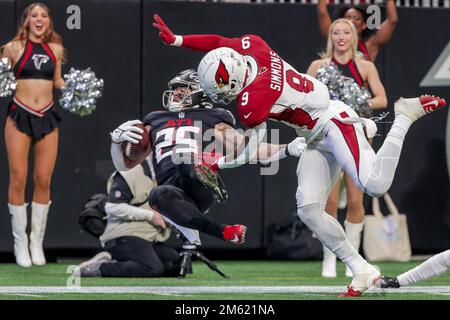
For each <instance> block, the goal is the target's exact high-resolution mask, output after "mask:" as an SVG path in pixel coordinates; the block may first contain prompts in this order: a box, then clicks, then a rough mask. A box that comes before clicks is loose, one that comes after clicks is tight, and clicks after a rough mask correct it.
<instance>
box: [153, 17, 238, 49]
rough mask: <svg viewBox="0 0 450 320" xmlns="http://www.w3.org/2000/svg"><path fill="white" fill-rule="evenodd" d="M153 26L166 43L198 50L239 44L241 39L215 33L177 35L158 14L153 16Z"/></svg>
mask: <svg viewBox="0 0 450 320" xmlns="http://www.w3.org/2000/svg"><path fill="white" fill-rule="evenodd" d="M153 26H154V27H155V28H157V29H158V30H159V37H160V38H161V40H162V42H163V43H165V44H166V45H169V46H176V47H184V48H189V49H192V50H196V51H211V50H214V49H217V48H220V47H233V46H236V45H237V46H239V45H240V41H241V40H240V39H239V38H226V37H222V36H219V35H215V34H204V35H184V36H181V35H175V34H174V33H173V32H172V30H170V28H169V27H168V26H167V25H166V23H165V22H164V20H163V19H162V18H161V17H160V16H159V15H157V14H155V15H154V16H153Z"/></svg>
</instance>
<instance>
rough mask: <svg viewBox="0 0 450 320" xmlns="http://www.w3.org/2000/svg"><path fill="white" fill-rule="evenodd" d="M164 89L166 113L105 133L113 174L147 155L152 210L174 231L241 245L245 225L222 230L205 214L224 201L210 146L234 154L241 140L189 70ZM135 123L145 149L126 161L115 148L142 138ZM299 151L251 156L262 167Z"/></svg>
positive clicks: (299, 146)
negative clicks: (145, 142) (181, 229)
mask: <svg viewBox="0 0 450 320" xmlns="http://www.w3.org/2000/svg"><path fill="white" fill-rule="evenodd" d="M168 87H169V90H167V91H165V92H164V94H163V105H164V107H166V108H167V109H168V111H165V110H164V111H155V112H151V113H149V114H148V115H147V116H145V117H144V120H143V122H141V121H139V120H132V121H127V122H125V123H124V124H122V125H120V126H119V127H118V128H117V129H115V130H114V131H113V132H112V133H111V137H112V144H111V156H112V158H113V162H114V165H115V167H116V169H117V170H119V171H123V170H128V169H130V168H132V167H134V166H136V165H137V164H139V163H140V162H141V160H144V159H145V157H146V156H147V155H148V154H150V152H152V153H153V154H152V159H153V168H154V171H155V175H156V180H157V184H158V187H157V188H155V189H153V190H152V192H151V194H150V197H149V201H150V205H151V206H152V207H153V208H154V209H156V210H158V211H159V212H161V213H162V214H163V215H164V216H165V217H166V218H169V221H171V222H175V223H176V224H178V225H179V226H182V227H186V228H190V229H194V230H198V231H200V232H204V233H206V234H209V235H212V236H215V237H217V238H219V239H223V240H228V241H231V242H234V243H237V244H241V243H244V241H245V232H246V227H245V226H243V225H240V224H236V225H232V226H231V225H224V224H222V223H219V222H217V221H215V220H213V219H211V218H209V217H208V216H206V215H205V213H206V212H207V211H208V210H209V209H210V208H211V206H212V205H213V204H214V203H220V202H223V201H225V200H226V199H227V197H228V196H227V192H226V190H225V188H224V185H223V182H222V180H221V179H220V177H219V175H218V174H217V161H215V162H213V161H211V160H214V158H217V157H220V156H221V155H222V154H221V153H219V152H217V149H216V148H215V147H213V148H211V146H212V145H214V146H218V145H224V146H227V150H230V148H229V147H230V146H231V149H232V150H233V151H234V150H235V149H236V147H237V145H240V144H241V143H244V144H245V142H244V140H245V139H244V136H243V135H242V134H240V133H238V132H237V131H236V130H235V119H234V117H233V115H232V114H231V112H230V111H228V110H225V109H221V108H212V105H211V103H210V102H208V100H207V97H206V95H205V93H204V91H203V89H202V88H201V87H200V85H199V81H198V75H197V72H196V71H195V70H192V69H189V70H185V71H183V72H181V73H180V74H178V75H177V76H176V77H175V78H173V79H172V80H171V81H170V82H169V84H168ZM138 123H143V124H144V125H145V127H146V128H147V130H148V132H149V135H150V146H149V149H148V151H147V153H146V154H145V155H143V156H142V159H139V160H136V161H132V160H130V159H128V158H126V157H124V156H123V153H122V149H121V148H120V144H121V143H122V142H123V141H130V142H132V143H137V142H138V140H140V139H142V137H141V135H140V134H141V133H142V132H143V131H142V129H140V128H138V127H135V126H134V125H135V124H138ZM208 132H209V133H210V135H209V136H210V138H209V139H208V138H207V136H208ZM211 140H212V141H211ZM304 147H305V143H304V139H303V138H297V139H295V140H294V141H292V142H291V143H290V144H288V145H273V144H266V143H262V144H261V145H260V147H259V148H258V151H257V155H255V156H256V158H257V159H258V161H260V162H262V163H268V162H271V161H275V160H279V159H282V158H284V157H286V156H297V157H299V156H300V155H301V152H302V151H303V149H304ZM221 149H222V148H221ZM206 151H209V152H206ZM220 158H221V159H219V161H220V160H222V161H226V160H224V159H225V158H227V159H228V158H229V156H226V157H225V156H224V157H220ZM216 160H217V159H216Z"/></svg>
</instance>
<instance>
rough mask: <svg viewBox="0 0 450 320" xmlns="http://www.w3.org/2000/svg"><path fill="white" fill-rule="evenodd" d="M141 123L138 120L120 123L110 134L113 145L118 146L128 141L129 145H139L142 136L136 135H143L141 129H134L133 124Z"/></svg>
mask: <svg viewBox="0 0 450 320" xmlns="http://www.w3.org/2000/svg"><path fill="white" fill-rule="evenodd" d="M139 123H142V122H141V121H140V120H130V121H127V122H124V123H122V124H121V125H120V126H118V127H117V128H116V129H115V130H114V131H113V132H110V134H111V140H112V141H113V142H114V143H117V144H120V143H122V142H124V141H129V142H131V143H135V144H136V143H139V140H141V139H142V136H141V135H140V134H137V133H143V132H144V131H143V130H142V129H141V128H138V127H135V126H134V125H135V124H139Z"/></svg>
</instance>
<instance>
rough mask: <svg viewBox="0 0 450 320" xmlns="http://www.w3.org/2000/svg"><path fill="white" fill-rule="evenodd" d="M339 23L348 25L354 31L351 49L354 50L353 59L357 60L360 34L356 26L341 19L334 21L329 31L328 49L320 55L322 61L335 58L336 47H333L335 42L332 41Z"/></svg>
mask: <svg viewBox="0 0 450 320" xmlns="http://www.w3.org/2000/svg"><path fill="white" fill-rule="evenodd" d="M338 23H346V24H347V25H349V26H350V29H351V30H352V34H353V37H352V43H351V47H350V49H351V50H352V58H353V59H355V58H356V55H357V52H358V32H357V31H356V28H355V25H354V24H353V22H351V21H350V20H348V19H344V18H340V19H337V20H335V21H333V23H332V24H331V26H330V28H329V29H328V39H327V48H326V50H325V51H324V52H322V53H320V54H319V55H320V57H321V58H322V59H323V58H332V57H333V51H334V46H333V40H332V39H331V33H332V32H333V29H334V27H335V26H336V25H337V24H338Z"/></svg>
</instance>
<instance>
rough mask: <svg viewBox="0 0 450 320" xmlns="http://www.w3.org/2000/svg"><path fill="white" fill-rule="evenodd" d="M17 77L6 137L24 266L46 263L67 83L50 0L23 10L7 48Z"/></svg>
mask: <svg viewBox="0 0 450 320" xmlns="http://www.w3.org/2000/svg"><path fill="white" fill-rule="evenodd" d="M1 49H2V51H1V52H2V56H3V57H6V58H8V59H9V62H10V63H11V65H12V66H13V71H14V74H15V77H16V79H17V89H16V92H15V95H14V97H13V99H12V101H11V103H10V104H9V107H8V111H7V118H6V123H5V142H6V151H7V155H8V164H9V187H8V207H9V213H10V215H11V224H12V232H13V237H14V255H15V257H16V263H17V264H18V265H20V266H22V267H30V266H31V265H32V264H34V265H44V264H45V263H46V260H45V256H44V251H43V248H42V243H43V240H44V235H45V227H46V223H47V215H48V211H49V207H50V204H51V201H50V184H51V178H52V173H53V169H54V167H55V162H56V156H57V152H58V124H59V123H60V122H61V118H60V116H59V115H58V113H57V111H56V110H55V106H54V99H53V89H54V88H56V89H61V88H62V87H64V86H65V82H64V80H63V79H62V77H61V64H62V62H63V61H64V55H65V54H64V52H65V51H64V47H63V45H62V39H61V36H59V35H58V34H57V33H56V32H55V31H54V30H53V20H52V18H51V16H50V11H49V9H48V7H47V6H46V5H45V4H42V3H38V2H36V3H33V4H31V5H29V6H28V7H27V8H26V9H25V11H24V12H23V14H22V17H21V20H20V24H19V27H18V31H17V35H16V36H15V37H14V39H12V40H11V41H10V42H8V43H7V44H5V45H4V46H3V47H2V48H1ZM30 149H31V150H32V151H33V152H34V157H33V159H34V165H33V182H34V192H33V200H32V203H31V234H30V241H29V243H28V236H27V233H26V226H27V205H28V203H26V202H25V184H26V180H27V175H28V167H29V164H28V155H29V152H30Z"/></svg>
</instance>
